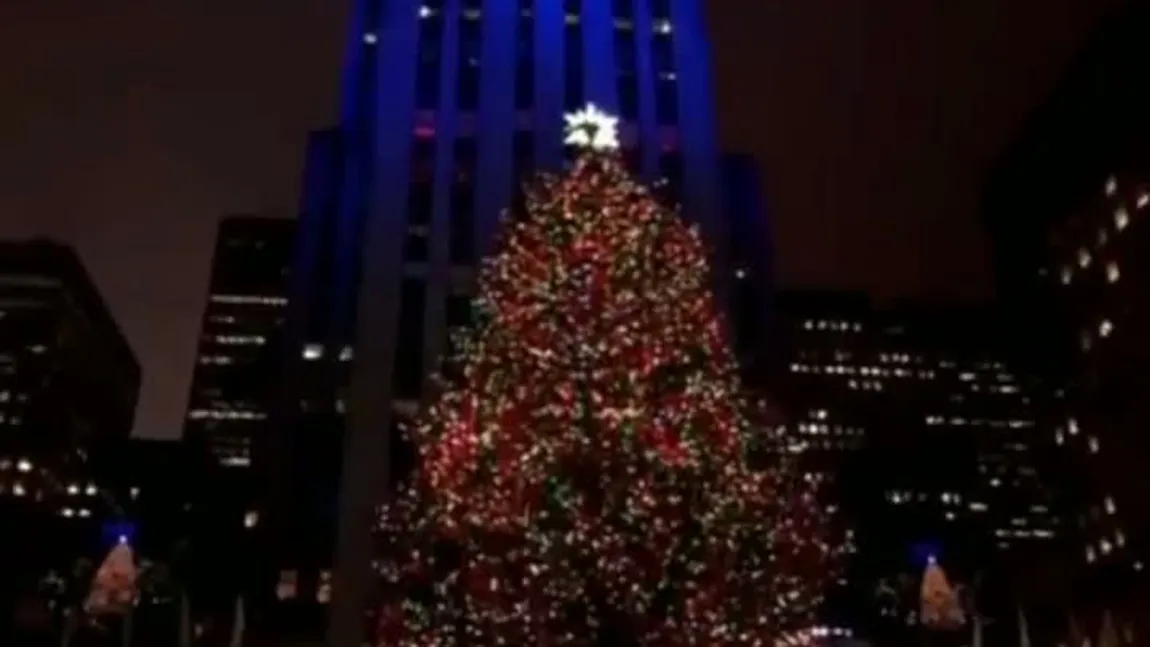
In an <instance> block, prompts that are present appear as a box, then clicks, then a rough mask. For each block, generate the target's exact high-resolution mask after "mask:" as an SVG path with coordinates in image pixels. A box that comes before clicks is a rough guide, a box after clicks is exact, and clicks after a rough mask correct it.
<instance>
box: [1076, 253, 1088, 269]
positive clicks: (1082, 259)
mask: <svg viewBox="0 0 1150 647" xmlns="http://www.w3.org/2000/svg"><path fill="white" fill-rule="evenodd" d="M1078 267H1081V268H1087V267H1090V252H1088V251H1086V250H1085V249H1080V250H1078Z"/></svg>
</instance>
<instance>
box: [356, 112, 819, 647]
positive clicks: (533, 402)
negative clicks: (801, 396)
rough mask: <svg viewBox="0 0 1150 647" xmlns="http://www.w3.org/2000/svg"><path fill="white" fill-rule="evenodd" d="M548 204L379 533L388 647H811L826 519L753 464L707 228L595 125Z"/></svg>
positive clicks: (494, 277) (597, 119) (510, 246)
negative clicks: (787, 644)
mask: <svg viewBox="0 0 1150 647" xmlns="http://www.w3.org/2000/svg"><path fill="white" fill-rule="evenodd" d="M568 125H569V136H568V140H567V143H568V144H569V145H574V146H578V147H581V148H583V149H585V150H584V152H583V153H582V154H581V155H580V156H579V157H578V158H577V159H576V161H575V162H574V163H573V165H572V167H571V168H570V170H569V171H568V172H567V173H566V174H564V175H562V176H541V177H539V178H538V179H537V180H535V181H534V182H532V183H531V184H530V186H528V187H527V199H526V205H527V209H526V213H525V214H517V215H518V216H519V217H517V218H516V217H513V216H514V215H509V216H508V217H507V218H506V219H505V224H504V226H503V231H502V234H501V237H500V240H499V242H498V250H499V251H498V253H497V255H496V256H494V257H493V258H491V259H488V260H487V261H485V263H484V265H483V267H482V268H481V272H480V294H479V297H478V299H477V300H476V302H475V306H474V307H475V314H476V319H477V321H476V322H475V326H474V328H473V330H471V331H470V332H469V333H468V334H467V335H465V339H462V340H460V345H461V349H460V352H459V353H458V354H457V356H456V357H455V358H453V359H452V360H449V361H448V363H447V367H446V370H445V371H444V375H443V376H442V384H441V385H440V386H441V388H440V389H438V390H437V394H436V396H435V397H434V399H433V401H432V402H431V404H430V405H429V406H428V407H427V408H426V410H425V411H424V412H423V415H422V416H421V417H420V418H419V419H418V420H417V421H416V422H415V423H414V424H412V425H411V427H410V429H409V430H408V432H409V435H410V437H411V440H412V443H413V444H414V446H415V448H416V449H417V455H418V461H417V467H416V469H415V471H414V474H413V475H412V476H411V478H410V479H409V481H408V482H407V483H406V484H405V485H404V486H402V487H400V488H398V490H397V493H396V495H395V496H394V497H393V499H392V500H391V502H390V503H389V504H388V505H386V506H385V507H384V509H383V511H382V513H381V520H380V532H379V535H380V537H379V539H380V553H379V556H378V560H377V564H378V565H379V568H380V571H381V573H382V577H383V583H382V586H381V587H380V593H381V596H382V600H381V603H380V617H379V636H378V644H379V645H428V646H430V645H443V646H446V645H464V644H466V645H494V644H506V645H597V644H613V645H615V644H618V645H626V644H642V645H659V646H662V645H668V646H669V645H707V646H719V645H763V644H767V643H766V642H764V641H775V640H783V639H786V638H787V637H788V636H792V635H797V634H793V633H792V632H798V633H801V630H802V629H803V628H805V627H806V626H807V625H808V624H809V623H810V621H811V620H812V613H813V612H814V610H815V609H816V607H817V606H818V604H819V602H820V599H821V598H820V589H821V584H822V583H823V580H824V579H825V577H826V575H827V573H828V563H829V560H830V559H831V558H832V557H833V556H834V555H835V554H836V553H837V548H836V547H835V545H833V544H831V543H829V542H828V541H827V540H826V537H825V535H824V531H823V529H824V527H825V526H824V524H823V521H824V520H823V518H822V516H821V507H819V506H818V505H817V503H816V500H815V495H814V493H813V492H812V491H811V490H810V489H809V484H807V483H806V482H805V481H804V480H803V479H801V478H796V477H795V476H794V475H793V473H792V472H791V471H790V470H789V469H786V468H785V466H781V465H780V466H772V467H770V468H757V469H756V468H754V467H752V465H751V461H750V460H749V450H750V447H751V445H752V442H753V440H754V436H755V435H756V434H759V435H761V434H764V433H767V432H766V431H765V430H764V429H763V428H762V427H760V426H758V425H756V422H755V420H756V418H755V411H756V407H755V406H754V405H753V404H752V403H749V402H748V401H747V400H746V399H745V398H744V397H742V396H741V395H740V384H739V380H738V377H737V367H736V364H735V362H734V359H733V357H732V354H731V351H730V349H729V346H728V344H727V342H726V340H725V338H724V333H723V328H722V326H721V324H720V321H719V319H718V316H717V307H716V304H715V302H714V299H713V298H712V295H711V292H710V289H709V287H708V285H709V279H710V277H709V268H708V264H707V259H706V255H705V250H704V245H703V242H702V241H701V239H700V236H699V234H698V232H697V231H696V229H695V228H693V227H689V226H687V225H685V224H684V223H683V222H682V221H680V220H679V218H678V216H677V214H676V212H675V210H674V209H671V208H668V207H666V206H664V205H663V204H661V203H660V201H659V200H657V199H656V196H655V195H654V194H653V192H652V191H651V190H649V189H648V188H647V187H644V186H642V185H641V184H639V183H637V182H636V181H635V180H634V179H633V178H632V177H631V176H630V174H629V173H628V172H627V170H626V169H625V167H624V166H623V164H622V162H621V160H620V158H619V156H618V154H617V151H616V150H615V136H614V122H613V120H612V119H611V118H609V117H606V116H605V115H603V114H602V113H599V112H598V111H596V110H595V109H594V108H593V107H589V108H588V109H587V110H585V111H583V112H580V113H577V114H576V115H573V116H571V117H569V118H568Z"/></svg>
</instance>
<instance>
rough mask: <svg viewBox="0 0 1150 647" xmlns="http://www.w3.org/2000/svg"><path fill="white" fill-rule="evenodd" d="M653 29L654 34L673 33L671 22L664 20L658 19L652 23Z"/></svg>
mask: <svg viewBox="0 0 1150 647" xmlns="http://www.w3.org/2000/svg"><path fill="white" fill-rule="evenodd" d="M654 29H655V33H656V34H669V33H671V32H672V31H673V29H672V27H671V21H670V20H667V19H666V18H659V19H658V20H656V21H655V23H654Z"/></svg>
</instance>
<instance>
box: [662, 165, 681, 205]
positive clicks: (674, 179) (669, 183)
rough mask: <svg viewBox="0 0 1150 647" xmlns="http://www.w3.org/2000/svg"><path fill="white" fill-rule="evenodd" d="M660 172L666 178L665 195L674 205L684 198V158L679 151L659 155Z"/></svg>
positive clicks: (668, 201)
mask: <svg viewBox="0 0 1150 647" xmlns="http://www.w3.org/2000/svg"><path fill="white" fill-rule="evenodd" d="M659 174H660V175H661V176H662V179H664V180H666V186H665V187H664V188H663V195H664V196H665V198H666V201H667V203H668V204H670V205H672V206H674V205H677V204H678V203H679V201H680V200H682V190H683V158H682V157H681V156H679V154H678V153H665V154H663V155H662V156H660V157H659Z"/></svg>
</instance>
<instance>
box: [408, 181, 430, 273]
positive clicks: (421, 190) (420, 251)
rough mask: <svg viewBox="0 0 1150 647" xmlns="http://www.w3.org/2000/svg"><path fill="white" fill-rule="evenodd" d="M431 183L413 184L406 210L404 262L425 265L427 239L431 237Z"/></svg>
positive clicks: (428, 247)
mask: <svg viewBox="0 0 1150 647" xmlns="http://www.w3.org/2000/svg"><path fill="white" fill-rule="evenodd" d="M431 186H432V185H431V182H414V183H412V185H411V189H410V190H411V194H410V196H409V199H408V209H407V240H406V241H405V243H404V252H403V256H404V260H405V261H408V262H413V263H425V262H427V257H428V254H429V249H430V245H429V244H428V238H429V237H430V235H431V208H432V190H431Z"/></svg>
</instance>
